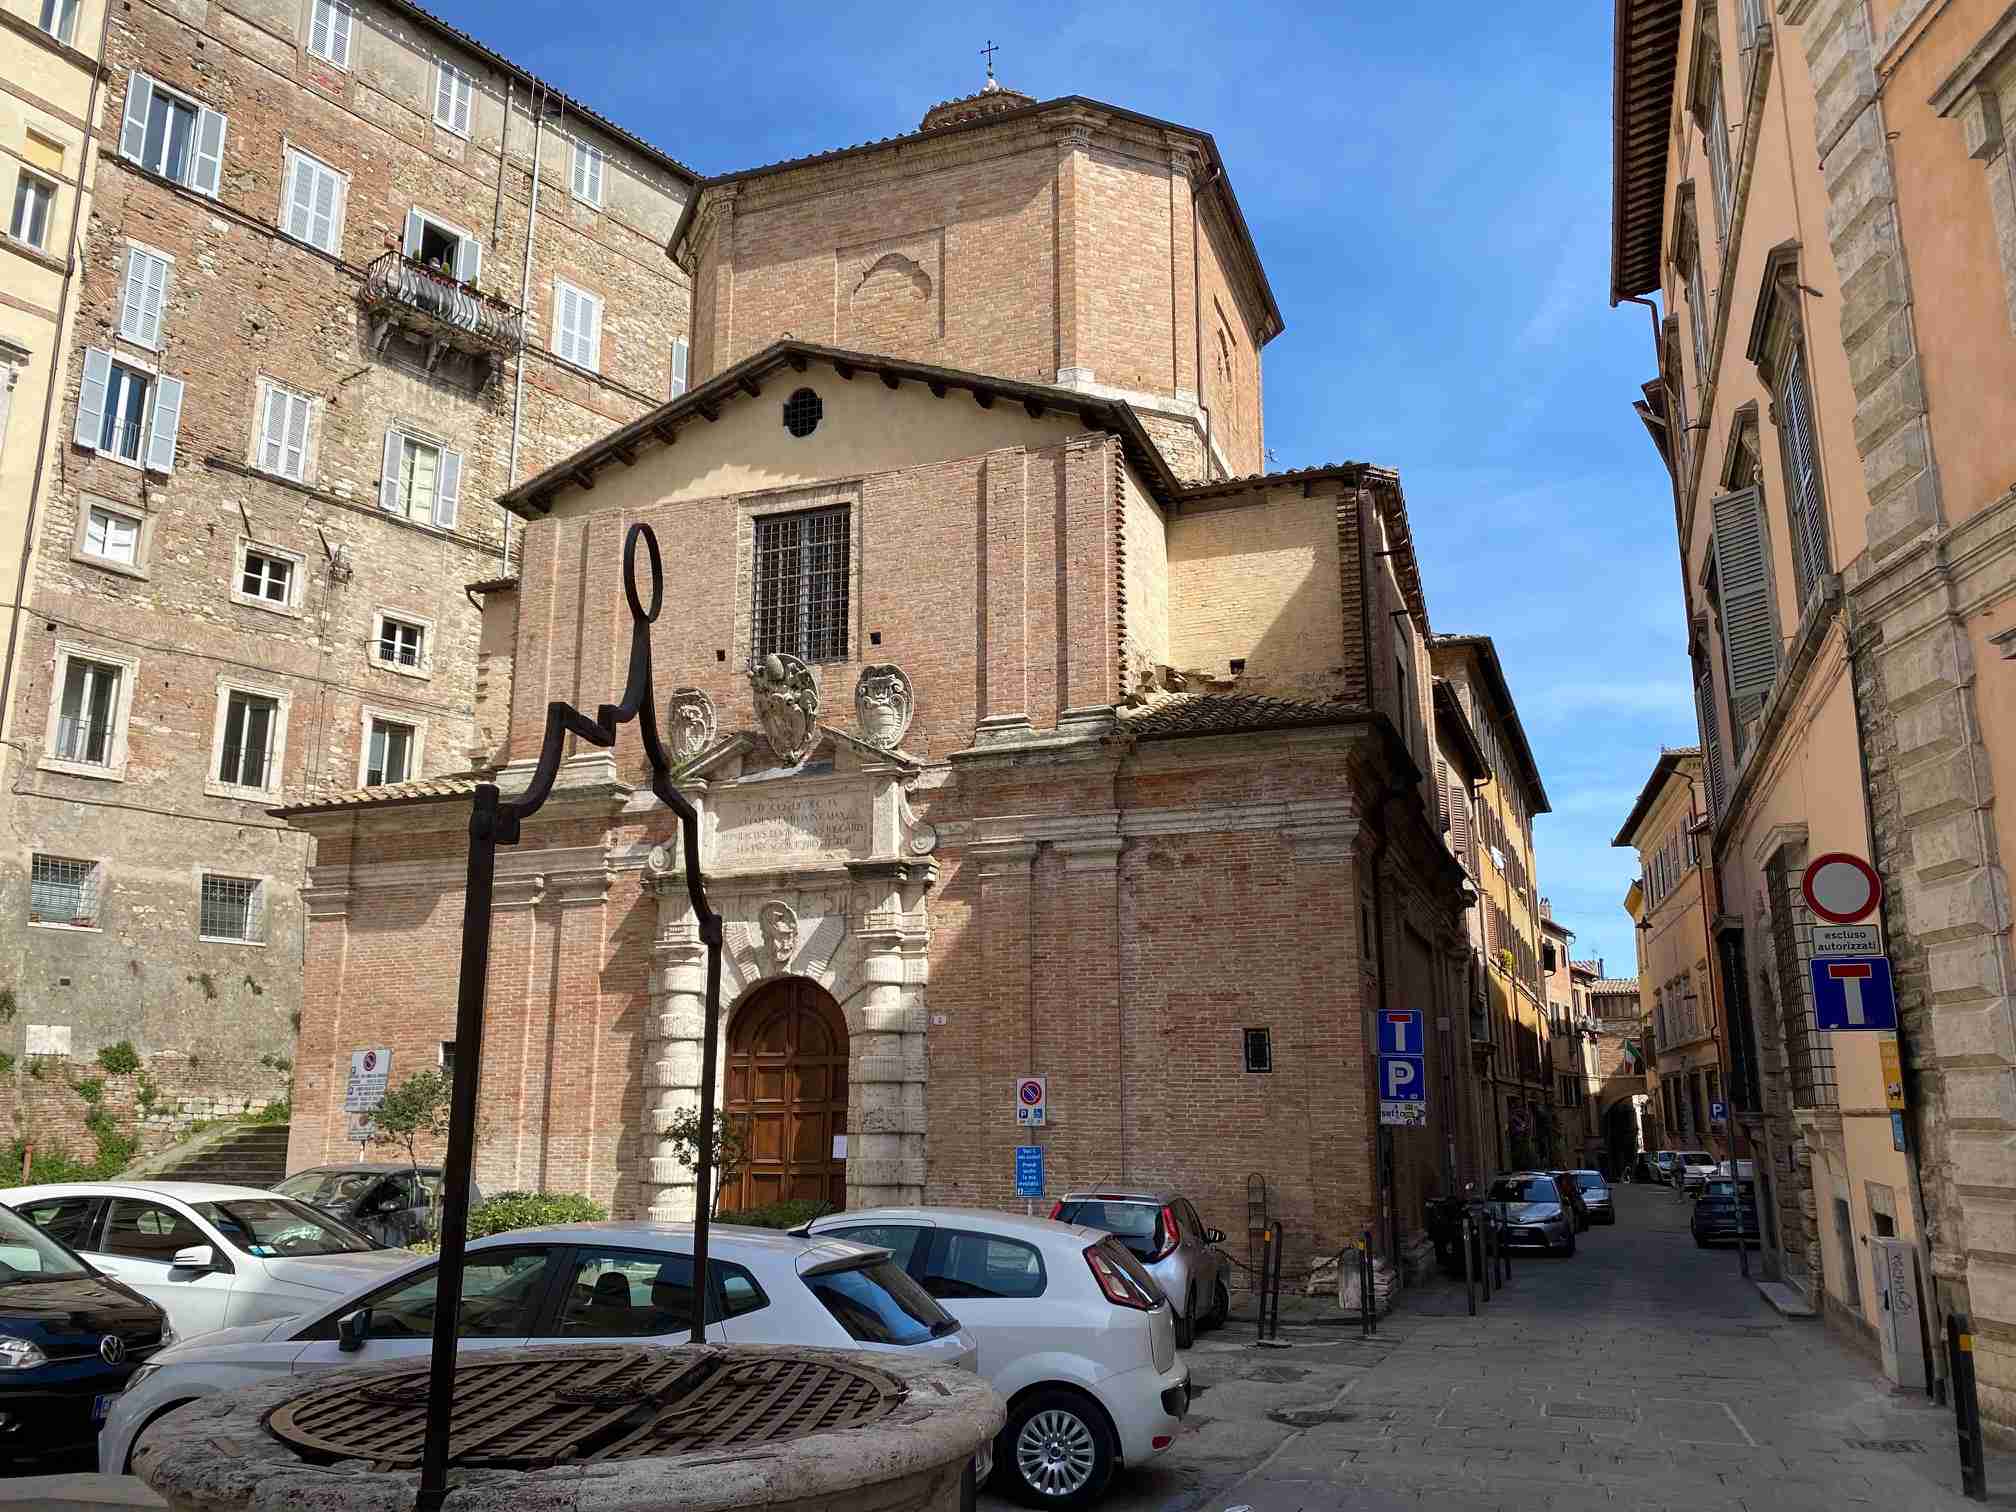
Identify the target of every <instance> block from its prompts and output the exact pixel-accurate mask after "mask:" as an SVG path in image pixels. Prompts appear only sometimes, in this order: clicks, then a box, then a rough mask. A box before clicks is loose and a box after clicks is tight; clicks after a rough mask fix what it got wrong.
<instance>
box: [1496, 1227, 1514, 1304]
mask: <svg viewBox="0 0 2016 1512" xmlns="http://www.w3.org/2000/svg"><path fill="white" fill-rule="evenodd" d="M1498 1264H1499V1266H1500V1267H1501V1268H1502V1269H1501V1272H1500V1274H1499V1277H1498V1290H1500V1291H1503V1290H1505V1288H1506V1287H1508V1286H1510V1285H1511V1284H1512V1247H1511V1246H1510V1245H1508V1244H1507V1243H1506V1242H1505V1236H1504V1235H1503V1234H1500V1235H1499V1236H1498Z"/></svg>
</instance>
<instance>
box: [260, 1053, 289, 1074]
mask: <svg viewBox="0 0 2016 1512" xmlns="http://www.w3.org/2000/svg"><path fill="white" fill-rule="evenodd" d="M259 1064H260V1065H262V1066H264V1067H265V1068H266V1069H267V1070H268V1071H292V1070H293V1069H294V1062H292V1061H291V1060H289V1059H288V1058H287V1057H286V1056H284V1055H262V1056H260V1057H259Z"/></svg>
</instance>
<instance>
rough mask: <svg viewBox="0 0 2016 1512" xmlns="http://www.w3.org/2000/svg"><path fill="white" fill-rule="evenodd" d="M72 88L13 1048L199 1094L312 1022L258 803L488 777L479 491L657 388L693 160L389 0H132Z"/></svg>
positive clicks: (286, 885)
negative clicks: (118, 1053)
mask: <svg viewBox="0 0 2016 1512" xmlns="http://www.w3.org/2000/svg"><path fill="white" fill-rule="evenodd" d="M88 9H90V10H91V11H92V12H93V13H94V14H95V7H88ZM100 87H101V89H102V93H103V102H104V103H103V110H104V113H105V121H106V140H105V142H104V143H103V146H102V150H101V153H100V157H99V169H98V175H99V176H98V182H97V193H96V197H95V200H94V202H93V204H92V207H91V216H90V224H89V227H88V235H86V236H84V237H83V238H82V239H81V243H80V245H79V246H78V247H77V249H76V253H75V256H76V258H77V267H78V270H79V295H78V298H77V301H76V313H75V322H74V332H73V334H72V336H71V339H70V341H69V347H68V350H67V351H66V352H65V353H64V354H63V367H64V370H65V373H66V377H65V379H64V381H63V383H62V384H61V385H60V386H59V388H58V391H57V394H56V404H57V410H58V414H57V420H56V424H55V427H54V431H55V433H54V434H53V435H52V437H51V442H50V446H49V449H48V456H47V459H46V461H47V469H46V473H45V475H44V477H43V480H42V486H41V489H40V492H39V494H37V496H36V497H35V499H34V507H33V515H32V531H31V533H30V535H29V540H28V543H27V544H28V546H29V547H31V548H32V549H33V550H34V552H35V553H36V556H37V568H36V571H35V573H34V576H33V585H32V596H31V600H30V602H31V605H32V612H30V613H28V614H26V615H24V616H22V617H21V619H20V620H19V622H18V625H17V629H18V632H19V636H18V639H19V647H18V653H17V657H16V663H15V669H14V683H13V693H12V700H11V705H10V707H9V709H8V730H9V733H10V737H11V738H12V739H14V740H17V741H18V742H20V744H21V747H22V752H23V754H21V755H19V756H17V757H16V758H15V760H14V761H13V763H12V765H11V767H10V769H9V770H10V772H11V774H12V775H11V778H10V785H9V789H8V792H7V794H6V798H5V800H4V803H5V807H4V813H5V821H4V822H5V825H6V832H7V837H8V841H7V844H6V845H5V847H4V848H0V953H4V955H5V957H6V959H7V961H8V963H9V964H8V967H7V969H6V972H5V981H6V984H7V985H8V986H9V987H10V988H11V990H12V991H13V992H14V993H15V994H16V997H17V1000H18V1002H19V1005H20V1014H19V1021H20V1024H21V1027H20V1028H19V1029H16V1030H14V1031H13V1032H14V1033H15V1034H17V1035H21V1036H23V1038H22V1039H21V1040H20V1041H17V1042H16V1043H15V1044H14V1045H13V1046H12V1048H15V1049H20V1048H23V1047H24V1046H25V1048H27V1049H28V1050H31V1051H53V1052H62V1051H65V1050H69V1051H72V1052H74V1053H76V1054H78V1055H80V1056H83V1055H88V1054H90V1053H91V1052H92V1051H93V1050H94V1049H95V1048H96V1047H98V1046H100V1045H103V1044H105V1043H107V1042H110V1041H116V1040H130V1041H132V1042H133V1043H134V1044H135V1045H136V1046H138V1048H139V1049H140V1050H141V1052H142V1053H143V1054H146V1055H150V1056H153V1055H162V1054H165V1055H169V1056H171V1057H172V1056H176V1055H180V1056H184V1057H188V1056H190V1055H193V1054H194V1053H195V1052H197V1051H199V1050H200V1051H201V1052H202V1054H203V1057H204V1063H205V1066H206V1071H205V1075H206V1076H207V1077H209V1078H210V1079H211V1080H213V1081H215V1082H217V1083H219V1084H220V1085H225V1086H228V1085H232V1084H234V1082H242V1081H243V1079H244V1078H245V1077H246V1076H247V1075H248V1074H249V1072H248V1070H247V1067H248V1065H249V1063H250V1061H251V1060H252V1058H253V1057H255V1056H259V1055H262V1054H263V1055H266V1056H268V1057H271V1058H276V1059H280V1060H284V1058H285V1056H286V1055H287V1054H289V1053H290V1052H291V1049H292V1046H293V1042H294V1032H295V1023H296V1020H297V1019H298V1015H299V1010H300V1008H301V1004H302V998H301V970H302V965H301V961H302V936H303V924H304V913H305V910H304V905H303V901H302V897H301V891H300V889H301V883H302V880H303V877H304V869H305V867H306V865H307V863H308V861H309V858H310V851H311V843H310V841H309V839H308V837H306V836H305V835H303V834H301V833H300V832H298V831H295V830H292V829H290V828H289V827H288V826H286V825H285V824H283V823H281V822H280V821H278V820H276V819H274V818H273V817H271V815H270V813H269V810H271V809H272V808H273V807H275V806H276V805H277V804H280V803H282V802H286V801H300V800H301V799H303V798H305V797H307V796H308V795H311V794H314V793H316V792H321V791H350V790H353V789H357V788H360V787H375V786H379V785H397V784H401V783H405V782H410V781H413V780H416V779H422V778H426V777H430V776H433V775H435V774H439V773H444V772H455V771H464V770H467V769H468V768H469V767H470V766H471V764H472V762H481V761H487V760H490V759H493V758H494V757H495V756H496V755H497V754H498V752H499V751H500V749H501V742H502V741H503V738H504V733H505V731H504V723H503V718H502V700H501V699H499V700H497V701H494V702H493V703H492V704H491V705H490V708H491V709H492V711H493V713H494V716H495V717H493V718H490V719H487V720H486V719H485V718H484V717H481V716H479V714H478V707H479V702H480V700H481V697H482V693H483V688H484V684H485V680H486V679H490V678H506V679H508V666H506V665H504V664H503V663H502V662H500V661H499V659H498V658H497V657H496V656H494V655H493V654H492V651H493V649H494V648H491V647H488V646H486V645H485V644H484V642H483V640H482V633H481V628H480V627H481V615H480V604H481V599H482V595H483V594H484V592H486V591H489V592H495V591H498V590H497V589H496V588H495V587H494V586H492V587H490V588H488V589H487V590H486V588H485V587H484V585H485V584H490V585H494V584H496V583H497V582H498V581H499V580H506V579H510V578H512V577H513V576H515V571H516V569H515V566H514V563H515V559H516V556H517V552H518V546H519V536H520V531H519V529H518V527H517V525H516V522H515V521H514V520H513V518H512V517H511V516H510V515H509V514H507V513H506V512H505V511H503V510H501V509H499V508H498V507H497V506H496V505H495V503H494V500H495V498H496V496H497V495H499V494H500V493H502V492H504V491H505V490H506V489H507V488H509V487H510V486H511V484H512V482H513V481H514V480H516V479H519V478H522V477H525V476H529V475H531V474H532V473H535V472H538V471H540V470H542V469H544V468H545V467H547V466H548V465H549V464H550V463H552V462H553V461H554V460H556V459H557V458H559V457H562V456H565V455H567V454H569V453H570V452H572V451H574V450H576V449H577V448H579V447H580V446H581V445H582V444H583V443H585V442H586V441H588V440H589V439H590V438H592V437H595V436H599V435H601V434H603V433H605V432H606V431H608V430H609V429H610V428H611V427H612V426H615V425H619V424H621V423H623V422H625V421H627V420H629V419H631V418H633V417H635V416H636V415H638V414H641V413H643V412H644V411H646V410H648V409H650V408H652V407H654V406H655V405H658V404H661V403H663V402H664V400H665V398H666V396H667V395H668V393H672V392H677V391H678V390H679V389H680V388H682V387H683V385H684V382H685V371H686V369H685V363H686V346H685V339H686V335H687V331H688V306H689V289H690V279H689V278H688V276H687V275H686V274H685V273H684V272H682V271H681V270H680V269H679V268H678V267H677V266H676V265H675V264H673V263H671V262H668V261H667V260H666V259H665V257H664V255H663V252H662V248H663V245H664V242H665V240H666V238H667V237H668V236H669V235H670V234H671V232H672V229H673V227H674V226H675V225H676V224H677V222H678V220H679V217H680V215H681V213H682V211H683V210H684V209H685V207H686V204H687V201H688V198H689V195H690V190H691V186H692V183H693V176H692V175H691V174H690V173H689V172H688V171H687V170H686V169H685V168H683V167H681V166H680V165H679V164H678V163H677V162H676V161H674V160H673V159H672V158H670V157H668V156H666V155H665V154H664V153H663V152H661V151H659V150H658V149H656V148H654V147H652V146H650V145H649V144H647V143H645V142H644V141H642V140H640V139H638V138H637V137H635V136H632V135H631V134H629V133H628V132H625V131H623V130H621V129H620V128H618V127H616V126H615V125H613V124H612V123H610V122H608V121H605V120H603V119H601V118H600V117H598V116H596V115H594V114H593V113H592V112H590V111H588V110H587V109H586V108H584V107H582V106H581V105H579V104H577V103H575V102H573V101H571V100H569V99H567V98H565V97H564V96H562V95H560V94H559V93H557V92H556V91H554V90H552V89H551V88H550V87H548V86H546V85H544V84H542V83H541V82H540V81H539V80H537V79H535V78H533V77H532V76H530V75H528V74H527V73H525V72H524V71H523V70H522V69H519V68H517V67H516V66H515V65H513V64H511V63H509V62H508V61H507V60H505V59H503V58H501V57H499V56H498V55H497V54H495V53H494V52H492V51H490V50H489V49H487V48H485V47H484V46H483V45H482V44H481V43H479V42H477V41H476V40H475V39H473V38H471V37H468V36H466V35H464V34H463V33H460V32H458V31H456V30H454V29H453V28H452V27H450V26H448V25H447V24H446V23H444V22H442V21H441V20H439V19H438V18H436V17H433V16H431V15H430V14H428V13H427V12H425V11H422V10H420V9H418V8H417V7H415V6H412V5H408V4H404V3H399V0H286V3H282V4H277V5H275V4H266V3H257V0H214V3H209V4H199V5H194V6H190V5H176V6H166V5H159V4H154V3H147V0H143V3H139V4H135V5H132V6H129V7H125V8H122V9H119V10H117V11H115V12H114V14H113V17H112V20H111V23H110V27H109V31H108V32H107V40H106V45H105V56H104V69H103V72H102V75H101V78H100ZM66 213H67V212H66ZM0 255H6V254H4V253H0ZM10 457H11V446H10ZM9 466H10V469H11V466H12V463H11V461H10V463H9ZM9 476H10V478H11V476H12V473H11V470H10V474H9ZM14 518H19V516H18V514H17V515H16V516H14Z"/></svg>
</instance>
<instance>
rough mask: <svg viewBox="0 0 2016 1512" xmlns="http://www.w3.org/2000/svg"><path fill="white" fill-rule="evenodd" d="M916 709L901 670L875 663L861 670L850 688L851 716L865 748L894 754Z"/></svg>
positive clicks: (908, 728)
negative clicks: (856, 723) (852, 713)
mask: <svg viewBox="0 0 2016 1512" xmlns="http://www.w3.org/2000/svg"><path fill="white" fill-rule="evenodd" d="M916 708H917V701H916V695H915V694H914V693H912V691H911V688H910V679H909V678H908V677H906V676H904V675H903V669H902V668H901V667H898V666H896V665H895V664H894V663H893V662H876V663H873V664H871V665H869V666H866V667H863V668H862V669H861V681H860V682H858V683H856V684H855V685H854V716H855V718H856V719H858V720H859V721H860V723H861V738H862V739H863V740H865V741H867V742H868V744H870V745H872V746H875V747H877V748H878V749H880V750H884V751H893V750H895V749H896V748H897V747H898V746H900V745H901V744H902V743H903V737H904V736H905V735H907V734H909V733H910V719H911V716H912V715H913V714H914V713H915V712H916Z"/></svg>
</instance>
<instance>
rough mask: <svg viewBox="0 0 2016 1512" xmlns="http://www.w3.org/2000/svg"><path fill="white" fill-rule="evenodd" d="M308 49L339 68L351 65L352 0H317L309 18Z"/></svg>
mask: <svg viewBox="0 0 2016 1512" xmlns="http://www.w3.org/2000/svg"><path fill="white" fill-rule="evenodd" d="M308 51H310V52H311V53H313V54H314V55H315V56H316V57H318V58H326V59H328V60H329V61H330V62H331V63H334V64H335V65H336V66H337V67H338V68H348V67H349V66H350V0H315V12H314V14H313V15H312V16H310V17H309V19H308Z"/></svg>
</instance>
